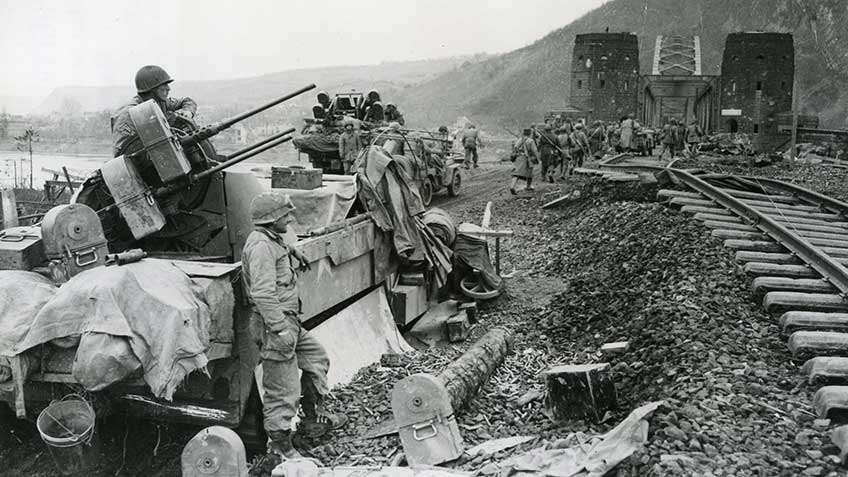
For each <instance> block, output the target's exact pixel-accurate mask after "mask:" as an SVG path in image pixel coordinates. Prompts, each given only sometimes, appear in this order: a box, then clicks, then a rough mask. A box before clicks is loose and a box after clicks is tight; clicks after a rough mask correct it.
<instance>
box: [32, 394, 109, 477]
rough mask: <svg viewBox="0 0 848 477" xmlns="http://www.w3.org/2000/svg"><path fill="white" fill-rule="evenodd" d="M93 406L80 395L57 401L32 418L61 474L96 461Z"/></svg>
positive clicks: (93, 463) (84, 467)
mask: <svg viewBox="0 0 848 477" xmlns="http://www.w3.org/2000/svg"><path fill="white" fill-rule="evenodd" d="M94 420H95V415H94V409H92V408H91V406H90V405H89V404H88V403H87V402H86V401H85V400H83V399H67V398H66V399H63V400H62V401H57V402H54V403H52V404H50V405H49V406H47V408H46V409H44V410H43V411H41V414H39V415H38V420H37V421H36V422H35V425H36V427H37V428H38V433H39V434H41V439H42V440H43V441H44V443H45V444H47V450H48V451H49V452H50V455H51V456H52V457H53V462H54V463H55V464H56V469H57V470H58V471H59V473H60V474H61V475H74V474H77V473H80V472H83V471H86V470H88V469H91V468H93V467H95V466H96V465H97V451H96V449H95V447H94V445H93V444H94Z"/></svg>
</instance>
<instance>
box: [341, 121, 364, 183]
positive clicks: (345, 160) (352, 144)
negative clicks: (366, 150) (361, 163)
mask: <svg viewBox="0 0 848 477" xmlns="http://www.w3.org/2000/svg"><path fill="white" fill-rule="evenodd" d="M360 149H362V142H361V140H360V139H359V133H357V132H356V129H354V127H353V121H352V120H350V119H347V120H345V123H344V131H343V132H342V133H341V134H340V135H339V157H341V159H342V168H343V169H344V173H345V174H350V166H351V164H353V163H354V161H356V157H357V156H358V155H359V150H360Z"/></svg>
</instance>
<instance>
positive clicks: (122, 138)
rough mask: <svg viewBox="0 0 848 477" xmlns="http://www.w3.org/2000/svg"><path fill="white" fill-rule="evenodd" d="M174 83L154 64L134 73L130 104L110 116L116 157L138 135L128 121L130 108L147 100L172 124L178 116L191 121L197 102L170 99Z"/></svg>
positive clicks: (131, 123) (130, 121)
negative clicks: (134, 93) (133, 86)
mask: <svg viewBox="0 0 848 477" xmlns="http://www.w3.org/2000/svg"><path fill="white" fill-rule="evenodd" d="M173 81H174V80H173V79H172V78H171V76H170V75H169V74H168V73H167V72H166V71H165V70H164V69H162V68H161V67H159V66H156V65H147V66H142V67H141V69H139V70H138V72H137V73H136V74H135V88H136V91H137V93H138V94H137V95H136V96H135V97H133V98H132V99H131V100H130V102H129V103H127V104H125V105H124V106H122V107H121V108H120V109H118V111H116V112H115V114H114V115H112V118H111V123H112V141H113V146H112V155H113V156H114V157H118V156H120V155H121V154H124V153H125V152H126V148H127V146H128V145H129V143H130V142H131V141H132V140H133V139H135V138H136V137H137V136H138V133H137V132H136V129H135V125H134V124H133V122H132V120H131V119H130V114H129V109H130V107H132V106H136V105H138V104H141V103H143V102H145V101H147V100H149V99H153V100H154V101H156V104H158V105H159V108H160V109H162V112H163V113H164V114H165V117H166V118H168V122H169V123H173V122H174V121H175V120H176V119H177V118H178V117H179V118H183V119H187V120H192V119H194V115H195V114H196V113H197V103H195V102H194V100H192V99H191V98H171V97H169V94H170V92H171V86H170V84H171V83H172V82H173Z"/></svg>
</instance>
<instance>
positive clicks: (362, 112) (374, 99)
mask: <svg viewBox="0 0 848 477" xmlns="http://www.w3.org/2000/svg"><path fill="white" fill-rule="evenodd" d="M379 102H380V93H378V92H377V90H375V89H372V90H371V91H369V92H368V95H366V97H365V101H363V102H362V104H360V105H359V114H358V117H357V119H365V117H366V116H367V115H368V108H370V107H371V105H372V104H374V103H379Z"/></svg>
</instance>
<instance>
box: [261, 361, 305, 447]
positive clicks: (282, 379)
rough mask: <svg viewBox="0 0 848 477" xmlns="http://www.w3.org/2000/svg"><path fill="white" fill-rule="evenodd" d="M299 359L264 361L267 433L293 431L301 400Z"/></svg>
mask: <svg viewBox="0 0 848 477" xmlns="http://www.w3.org/2000/svg"><path fill="white" fill-rule="evenodd" d="M297 375H298V372H297V359H296V358H294V357H292V359H289V360H286V361H277V360H269V359H266V360H263V361H262V386H263V388H264V389H265V393H264V403H263V405H262V411H263V414H264V426H265V430H266V431H267V432H274V431H289V430H291V420H292V419H293V418H294V416H295V415H296V414H297V404H298V401H299V400H300V380H299V379H298V376H297Z"/></svg>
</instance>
